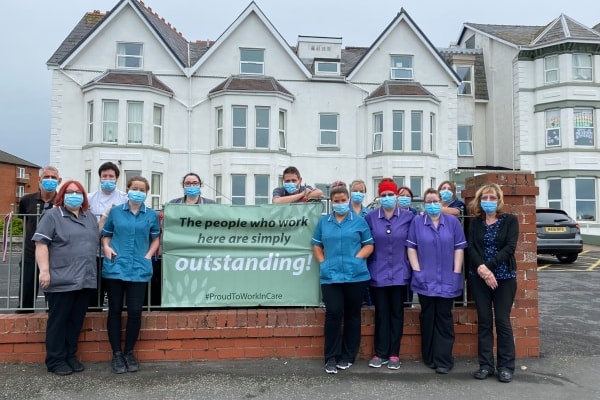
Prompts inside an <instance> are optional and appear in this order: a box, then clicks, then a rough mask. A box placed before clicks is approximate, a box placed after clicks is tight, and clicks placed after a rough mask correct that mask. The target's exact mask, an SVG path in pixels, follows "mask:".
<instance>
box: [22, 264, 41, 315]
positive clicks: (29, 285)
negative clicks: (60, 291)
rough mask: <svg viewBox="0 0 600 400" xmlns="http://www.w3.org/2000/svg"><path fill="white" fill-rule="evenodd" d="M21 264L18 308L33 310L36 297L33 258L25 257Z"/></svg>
mask: <svg viewBox="0 0 600 400" xmlns="http://www.w3.org/2000/svg"><path fill="white" fill-rule="evenodd" d="M20 264H21V280H20V284H21V285H20V288H21V289H20V293H19V297H20V299H19V308H33V307H34V306H35V300H36V298H37V295H38V280H37V275H38V269H37V267H36V265H35V257H33V258H30V257H27V256H25V259H24V260H23V261H22V262H21V263H20Z"/></svg>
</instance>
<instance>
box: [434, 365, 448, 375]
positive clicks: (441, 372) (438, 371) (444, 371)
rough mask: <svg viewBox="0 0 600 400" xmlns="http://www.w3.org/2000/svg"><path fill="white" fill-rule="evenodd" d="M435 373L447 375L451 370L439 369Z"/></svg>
mask: <svg viewBox="0 0 600 400" xmlns="http://www.w3.org/2000/svg"><path fill="white" fill-rule="evenodd" d="M435 373H436V374H442V375H446V374H448V373H450V368H444V367H437V368H436V369H435Z"/></svg>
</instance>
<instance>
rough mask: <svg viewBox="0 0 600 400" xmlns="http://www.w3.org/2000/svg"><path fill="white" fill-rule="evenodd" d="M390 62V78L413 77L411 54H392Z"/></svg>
mask: <svg viewBox="0 0 600 400" xmlns="http://www.w3.org/2000/svg"><path fill="white" fill-rule="evenodd" d="M391 63H392V65H391V70H390V78H391V79H408V80H412V79H413V56H392V57H391Z"/></svg>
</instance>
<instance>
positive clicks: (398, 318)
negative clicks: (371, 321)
mask: <svg viewBox="0 0 600 400" xmlns="http://www.w3.org/2000/svg"><path fill="white" fill-rule="evenodd" d="M370 291H371V298H372V299H373V304H374V305H375V349H374V350H375V355H376V356H377V357H380V358H390V357H398V356H399V355H400V341H401V340H402V335H403V333H404V301H405V300H406V286H384V287H375V286H371V287H370Z"/></svg>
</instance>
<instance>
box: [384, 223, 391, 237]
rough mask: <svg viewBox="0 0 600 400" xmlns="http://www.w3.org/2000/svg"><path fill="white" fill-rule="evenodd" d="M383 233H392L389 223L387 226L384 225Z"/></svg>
mask: <svg viewBox="0 0 600 400" xmlns="http://www.w3.org/2000/svg"><path fill="white" fill-rule="evenodd" d="M385 233H387V234H388V235H389V234H390V233H392V226H391V225H387V226H386V227H385Z"/></svg>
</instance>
